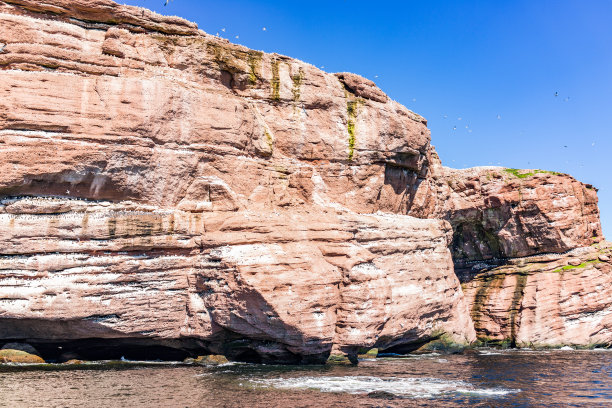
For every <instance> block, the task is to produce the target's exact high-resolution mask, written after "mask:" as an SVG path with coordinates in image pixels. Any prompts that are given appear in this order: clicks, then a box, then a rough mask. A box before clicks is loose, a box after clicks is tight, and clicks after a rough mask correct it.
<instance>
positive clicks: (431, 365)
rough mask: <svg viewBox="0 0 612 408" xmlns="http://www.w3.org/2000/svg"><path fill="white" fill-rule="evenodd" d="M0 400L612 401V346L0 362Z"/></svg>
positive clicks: (205, 403)
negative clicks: (343, 358) (333, 360)
mask: <svg viewBox="0 0 612 408" xmlns="http://www.w3.org/2000/svg"><path fill="white" fill-rule="evenodd" d="M0 406H2V407H15V408H18V407H96V408H98V407H266V408H276V407H279V408H280V407H282V408H285V407H317V408H321V407H466V406H471V407H612V351H522V350H519V351H496V350H480V351H478V352H473V353H470V354H461V355H438V354H428V355H422V356H410V357H407V358H393V359H378V360H373V361H361V362H360V364H359V366H357V367H323V366H306V367H305V366H299V367H296V366H290V367H288V366H264V365H250V364H230V365H225V366H221V367H215V368H206V367H194V366H185V365H168V364H159V365H157V366H148V367H142V366H125V365H124V366H114V367H113V366H109V365H92V366H88V367H87V369H84V368H69V369H67V367H66V366H64V367H62V369H58V368H54V367H49V366H47V367H46V368H44V369H43V368H35V367H31V366H30V367H15V366H4V367H0Z"/></svg>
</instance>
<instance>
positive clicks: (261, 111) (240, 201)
mask: <svg viewBox="0 0 612 408" xmlns="http://www.w3.org/2000/svg"><path fill="white" fill-rule="evenodd" d="M49 12H53V13H54V17H53V18H47V17H48V16H49V14H48V13H49ZM39 13H40V14H39ZM42 13H46V14H42ZM75 19H77V21H74V20H75ZM84 20H87V23H84V22H83V21H84ZM0 21H1V23H2V24H0V41H2V42H5V43H7V46H6V52H5V53H3V54H0V65H1V66H2V67H3V69H4V70H3V71H2V76H1V79H0V117H1V118H2V122H1V123H0V136H1V138H2V144H1V146H0V149H1V150H0V152H1V154H2V157H1V160H0V194H2V195H4V197H5V198H4V199H3V201H2V204H1V206H0V236H1V237H2V240H3V243H4V244H3V247H2V249H1V252H2V255H3V258H1V260H0V270H1V271H2V272H1V273H0V321H1V322H2V325H3V328H5V330H3V332H2V334H1V335H2V336H3V337H4V338H7V339H8V338H29V339H33V340H37V341H41V339H42V340H48V341H54V342H61V341H68V340H75V339H88V338H109V339H111V338H112V339H135V340H138V341H142V340H143V339H144V340H150V341H151V344H158V343H159V344H165V345H172V346H177V347H185V348H200V349H206V350H208V351H210V352H213V353H224V354H227V355H229V356H232V357H234V358H242V357H241V356H244V355H246V354H248V355H249V356H250V357H249V358H253V353H255V354H256V355H257V356H259V357H260V358H264V359H267V360H272V361H296V360H297V361H322V360H324V359H325V358H326V357H327V355H328V354H329V353H330V352H331V351H332V348H333V349H334V350H335V352H340V353H348V354H351V355H356V353H357V350H358V349H359V347H374V346H376V347H379V348H385V347H393V346H395V345H398V344H404V343H412V342H418V341H422V340H423V339H427V338H429V337H431V336H434V335H436V334H437V333H439V332H440V331H445V332H448V333H449V334H450V335H452V336H453V337H454V338H455V339H456V340H457V341H471V340H472V339H473V338H474V331H473V327H472V324H471V322H470V318H469V314H468V309H467V305H466V304H465V302H464V301H463V295H462V293H461V289H460V285H459V281H458V279H457V278H456V277H455V276H454V274H453V273H452V260H451V256H450V252H449V251H448V249H447V246H448V243H449V242H450V237H451V230H450V227H449V224H448V223H446V222H444V221H438V220H418V219H414V218H411V217H407V216H399V215H391V214H374V215H361V214H359V212H373V211H374V207H375V206H376V203H377V200H378V198H377V194H378V192H379V191H380V189H381V187H382V185H383V183H384V175H383V172H384V171H383V169H384V166H385V165H386V163H394V165H397V166H401V167H402V168H406V169H410V170H411V171H416V172H422V171H425V168H426V159H427V155H428V151H429V131H428V129H427V128H426V124H425V120H424V119H423V118H421V117H420V116H418V115H416V114H414V113H412V112H410V111H409V110H407V109H406V108H404V107H403V106H401V105H399V104H397V103H396V102H393V101H390V100H388V98H386V96H385V97H384V98H383V97H382V96H384V94H383V93H382V91H380V90H378V88H376V87H375V86H374V85H373V84H370V83H369V81H367V80H365V79H363V78H362V79H361V80H360V79H359V78H357V77H355V76H350V81H352V82H350V83H351V84H361V85H360V86H359V87H356V88H355V90H354V91H351V90H347V88H346V86H345V84H343V83H341V82H340V80H339V79H338V78H337V77H336V76H334V75H331V74H326V73H323V72H321V71H319V70H318V69H316V68H314V67H313V66H311V65H308V64H305V63H303V62H300V61H296V60H292V59H290V58H287V57H283V56H280V55H276V54H272V55H270V54H264V53H261V52H258V51H252V50H249V49H246V48H244V47H241V46H237V45H233V44H229V43H227V42H226V41H224V40H221V39H219V38H216V37H213V36H209V35H206V34H204V33H201V32H197V31H194V30H195V27H193V25H190V23H186V22H183V21H182V20H176V19H168V18H163V17H161V16H156V15H151V14H148V12H144V11H141V10H140V9H134V8H131V7H123V6H118V5H115V4H114V3H112V2H109V1H101V0H100V1H86V0H81V1H78V2H67V1H60V0H57V1H47V2H45V3H40V2H30V1H10V2H9V1H7V2H0ZM117 22H118V23H119V24H117ZM181 30H182V31H181ZM185 30H186V31H185ZM190 30H191V31H190ZM166 33H180V34H186V35H184V36H170V35H165V34H166ZM344 78H345V79H344V80H345V81H349V79H347V78H348V76H347V77H344ZM381 95H382V96H381Z"/></svg>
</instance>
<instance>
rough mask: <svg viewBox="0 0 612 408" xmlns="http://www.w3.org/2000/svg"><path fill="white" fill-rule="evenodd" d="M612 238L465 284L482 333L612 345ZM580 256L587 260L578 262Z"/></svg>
mask: <svg viewBox="0 0 612 408" xmlns="http://www.w3.org/2000/svg"><path fill="white" fill-rule="evenodd" d="M610 253H612V244H611V243H602V244H600V245H595V246H592V247H589V248H578V249H575V250H573V251H571V252H570V253H568V254H565V255H549V256H535V257H531V258H523V259H520V260H515V261H513V262H511V263H510V264H508V265H505V266H502V267H498V268H494V269H492V270H489V271H486V272H483V273H481V274H479V275H477V276H476V277H475V278H474V279H473V280H471V281H470V282H468V283H466V284H464V285H463V289H464V292H465V295H466V298H467V299H468V301H469V302H470V304H471V315H472V319H473V320H474V325H475V328H476V332H477V334H478V337H479V338H480V339H482V340H483V341H497V342H503V341H506V342H510V343H515V344H516V345H518V346H521V347H527V346H561V345H577V346H595V345H599V346H608V347H609V346H610V345H612V302H611V301H610V299H612V285H610V280H611V277H612V262H610V261H609V260H608V261H601V260H600V259H599V257H600V256H601V255H604V254H605V255H609V254H610ZM575 259H578V260H580V261H581V262H580V263H578V264H577V265H575V264H576V263H575V262H573V261H574V260H575Z"/></svg>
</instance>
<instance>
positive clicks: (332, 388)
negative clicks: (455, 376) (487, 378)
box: [251, 376, 520, 398]
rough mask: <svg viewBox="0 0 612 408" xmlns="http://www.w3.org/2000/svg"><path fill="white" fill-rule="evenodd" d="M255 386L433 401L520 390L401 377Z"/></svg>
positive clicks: (323, 379) (302, 379) (277, 380)
mask: <svg viewBox="0 0 612 408" xmlns="http://www.w3.org/2000/svg"><path fill="white" fill-rule="evenodd" d="M251 383H252V384H255V385H259V386H264V387H274V388H280V389H288V390H291V389H314V390H318V391H321V392H345V393H349V394H365V393H370V392H375V391H383V392H388V393H391V394H394V395H397V396H400V397H412V398H432V397H436V396H439V395H441V394H472V395H482V396H488V397H501V396H504V395H507V394H511V393H516V392H520V390H512V389H504V388H476V387H474V386H473V385H472V384H470V383H467V382H464V381H448V380H440V379H436V378H399V377H385V378H382V377H369V376H346V377H297V378H272V379H257V380H251Z"/></svg>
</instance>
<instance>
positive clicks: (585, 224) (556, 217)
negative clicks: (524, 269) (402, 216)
mask: <svg viewBox="0 0 612 408" xmlns="http://www.w3.org/2000/svg"><path fill="white" fill-rule="evenodd" d="M431 156H432V157H431V159H429V160H428V162H429V163H431V164H430V166H429V177H427V178H425V179H423V180H418V179H417V178H416V177H414V176H410V174H409V173H408V175H406V172H402V171H400V170H398V169H393V170H389V169H387V172H386V174H385V177H386V178H387V179H388V182H385V186H384V187H383V189H382V191H381V197H385V198H386V199H382V198H381V200H380V207H379V208H380V209H382V210H386V211H393V212H400V213H402V212H403V213H407V214H410V215H414V216H417V217H427V218H441V219H446V220H448V221H450V223H451V224H452V226H453V230H454V236H453V244H452V247H451V249H452V251H453V259H454V260H455V263H456V265H457V266H458V267H460V268H462V267H464V266H465V265H466V262H470V261H477V260H490V259H505V258H516V257H524V256H530V255H535V254H541V253H548V252H555V253H563V252H567V251H569V250H570V249H573V248H578V247H584V246H589V245H591V244H594V243H597V242H600V241H602V240H603V234H602V231H601V224H600V220H599V209H598V207H597V202H598V200H597V191H596V190H595V188H593V186H590V185H588V184H583V183H581V182H579V181H576V180H575V179H574V178H572V177H570V176H568V175H566V174H559V173H554V172H550V171H543V170H516V169H506V168H502V167H476V168H471V169H465V170H455V169H450V168H447V167H443V166H442V165H441V164H440V161H439V159H438V158H437V155H436V154H435V152H434V151H433V150H432V153H431ZM410 177H413V178H412V179H411V178H410ZM398 192H399V193H400V194H398Z"/></svg>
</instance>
